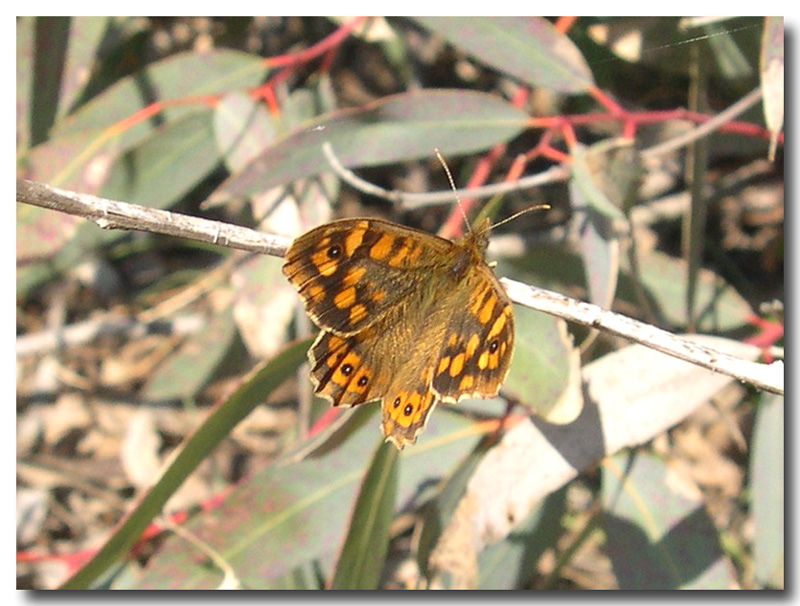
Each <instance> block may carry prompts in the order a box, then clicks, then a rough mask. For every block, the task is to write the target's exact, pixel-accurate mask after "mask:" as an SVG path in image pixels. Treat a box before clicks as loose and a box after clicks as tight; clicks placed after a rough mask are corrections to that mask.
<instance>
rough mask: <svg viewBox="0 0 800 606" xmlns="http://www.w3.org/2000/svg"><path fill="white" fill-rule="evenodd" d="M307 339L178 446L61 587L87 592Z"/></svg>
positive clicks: (299, 355)
mask: <svg viewBox="0 0 800 606" xmlns="http://www.w3.org/2000/svg"><path fill="white" fill-rule="evenodd" d="M308 345H309V343H308V341H302V342H299V343H295V344H294V345H291V346H289V347H288V348H286V349H285V350H284V351H283V352H281V353H280V354H279V355H277V356H275V357H274V358H273V359H272V360H270V361H269V362H267V363H265V364H263V365H262V366H261V368H259V369H258V370H257V371H256V372H255V373H253V375H252V376H251V377H250V378H249V380H247V381H246V382H245V383H244V384H243V385H242V386H241V387H240V388H239V389H237V390H236V391H235V392H234V393H233V395H231V397H230V398H228V400H227V401H225V402H224V403H223V404H222V405H220V406H218V407H217V408H216V409H214V410H213V411H212V412H211V414H210V415H209V416H208V418H207V419H206V421H205V422H204V423H203V424H202V425H201V426H200V427H199V428H198V429H197V431H196V432H195V433H194V434H193V435H192V436H191V437H190V438H189V439H188V440H187V441H186V442H185V443H184V444H183V446H181V448H180V450H179V452H178V453H177V455H176V456H175V458H174V459H173V461H172V464H171V465H170V466H169V467H168V468H167V469H166V470H165V471H164V473H163V474H162V476H161V477H160V478H159V479H158V481H157V482H156V483H155V484H154V485H153V487H152V488H151V489H150V490H149V491H148V492H147V494H146V495H145V496H144V498H143V499H142V500H141V502H140V503H139V505H138V506H137V507H136V509H135V510H134V511H133V512H131V514H130V515H129V516H128V517H127V518H126V519H125V521H124V522H123V523H122V525H121V526H120V527H119V528H118V529H117V530H116V532H115V533H114V534H113V535H112V536H111V537H110V538H109V540H108V541H106V543H105V544H104V545H103V547H102V548H101V549H100V550H99V551H98V552H97V553H96V554H95V556H94V557H93V558H92V559H91V560H90V561H89V562H88V563H87V564H86V565H85V566H84V567H83V568H81V569H80V570H79V571H78V572H77V573H75V574H74V575H73V576H72V577H71V578H70V579H68V580H67V581H66V583H64V585H63V586H62V589H87V588H89V586H90V585H91V584H92V583H93V582H94V581H95V580H96V579H97V578H98V577H99V576H100V575H102V574H103V573H104V572H105V571H106V570H107V569H108V568H109V567H110V566H111V565H112V564H114V562H116V561H118V560H119V559H120V558H122V557H123V556H125V555H126V553H127V552H128V550H129V549H130V548H131V547H132V546H133V544H134V543H135V542H136V540H137V539H138V538H139V536H140V535H141V533H142V532H143V531H144V530H145V528H146V527H147V525H148V524H149V523H150V522H151V521H152V519H153V518H154V517H155V516H157V515H158V514H159V513H161V508H162V507H163V506H164V504H165V503H166V502H167V500H168V499H169V498H170V497H171V496H172V495H173V494H174V493H175V491H176V490H177V489H178V487H179V486H180V485H181V484H182V483H183V481H184V480H185V479H186V478H187V477H188V475H189V474H190V473H191V472H192V471H194V470H195V469H196V468H197V466H198V465H199V464H200V462H201V461H202V460H203V459H205V458H206V456H208V454H209V453H210V452H211V451H212V450H213V449H214V448H215V447H216V446H217V445H218V444H219V443H220V442H221V441H222V440H223V439H224V438H225V437H227V436H228V435H229V434H230V432H231V430H232V429H233V428H234V427H235V426H236V424H237V423H239V421H241V420H242V419H244V418H245V417H246V416H247V415H248V414H250V412H251V411H252V410H253V409H254V408H255V407H256V406H258V405H259V404H261V403H262V402H264V399H265V398H266V397H267V395H269V394H270V393H272V392H273V391H274V390H275V389H276V388H277V387H279V386H280V385H281V384H282V383H283V382H284V381H285V380H286V378H287V377H289V376H291V375H292V373H293V372H294V371H295V370H296V369H297V367H299V366H300V364H302V363H303V362H304V361H305V358H306V351H307V350H308Z"/></svg>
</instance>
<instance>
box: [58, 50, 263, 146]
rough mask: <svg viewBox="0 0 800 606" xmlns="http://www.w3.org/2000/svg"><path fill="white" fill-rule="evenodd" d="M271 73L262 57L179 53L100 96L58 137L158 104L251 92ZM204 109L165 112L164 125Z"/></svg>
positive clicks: (136, 129) (135, 134) (140, 131)
mask: <svg viewBox="0 0 800 606" xmlns="http://www.w3.org/2000/svg"><path fill="white" fill-rule="evenodd" d="M265 72H266V68H265V67H264V61H263V59H262V58H261V57H257V56H255V55H248V54H246V53H242V52H239V51H232V50H220V49H215V50H211V51H209V52H205V53H198V52H186V53H178V54H175V55H172V56H170V57H167V58H166V59H163V60H161V61H157V62H156V63H153V64H151V65H148V66H147V67H145V68H144V69H142V70H140V71H139V72H137V73H135V74H133V75H131V76H128V77H126V78H123V79H121V80H119V81H118V82H117V83H116V84H114V85H113V86H111V87H109V88H108V89H106V90H105V91H103V92H102V93H100V94H98V95H97V96H96V97H94V98H93V99H92V100H91V101H89V102H88V103H86V104H85V105H83V106H82V107H81V108H80V109H78V111H76V112H75V113H73V114H72V115H71V116H70V117H69V118H68V119H67V120H65V121H64V122H62V123H61V124H60V125H59V126H58V128H57V129H56V131H55V133H54V137H63V136H66V135H69V134H72V133H77V132H81V131H98V130H102V129H106V128H109V127H111V126H114V125H115V124H117V123H118V122H120V121H122V120H125V119H127V118H130V117H131V116H133V115H135V114H136V112H138V111H139V110H141V109H144V108H145V107H147V106H149V105H151V104H153V103H155V102H162V103H163V102H165V101H169V100H174V99H189V98H191V97H200V96H208V95H219V94H222V93H226V92H233V91H236V90H242V89H246V88H247V87H250V86H255V85H257V84H259V83H260V82H261V81H262V80H263V77H264V74H265ZM198 104H202V102H201V101H199V100H198V101H196V102H195V103H189V104H182V105H173V106H170V107H168V108H165V109H164V111H163V112H162V113H160V114H159V116H160V121H167V122H170V121H172V120H175V119H177V118H180V117H182V116H185V115H186V114H187V113H193V112H196V111H197V106H198ZM152 127H153V124H152V122H151V120H144V121H142V122H139V123H137V124H136V125H132V126H131V127H130V128H129V129H128V130H126V132H125V133H124V134H123V135H122V136H124V138H125V141H127V142H129V143H130V142H133V141H135V140H136V139H138V138H139V137H141V136H143V135H145V134H147V133H148V132H149V131H150V130H151V129H152ZM125 146H126V145H123V147H125Z"/></svg>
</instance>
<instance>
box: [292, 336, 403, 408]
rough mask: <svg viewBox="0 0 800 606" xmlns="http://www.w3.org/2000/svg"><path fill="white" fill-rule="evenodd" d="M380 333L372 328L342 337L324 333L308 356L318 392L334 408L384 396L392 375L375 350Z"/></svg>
mask: <svg viewBox="0 0 800 606" xmlns="http://www.w3.org/2000/svg"><path fill="white" fill-rule="evenodd" d="M376 332H377V331H376V329H375V328H372V327H370V328H367V329H365V330H364V331H362V332H360V333H358V334H356V335H352V336H349V337H341V336H338V335H335V334H333V333H331V332H328V331H325V330H323V331H320V333H319V336H317V339H316V341H314V344H313V345H312V346H311V350H310V351H309V355H308V357H309V361H310V363H311V381H312V383H313V384H314V389H315V391H316V393H318V394H319V395H321V396H322V397H324V398H326V399H327V400H329V401H330V402H331V403H332V404H333V405H334V406H355V405H357V404H362V403H364V402H369V401H370V400H376V399H379V398H382V397H383V395H384V394H385V393H386V389H387V387H388V376H387V372H386V371H385V369H384V368H383V366H381V364H382V363H381V358H380V357H376V356H375V355H374V351H373V350H372V349H371V347H372V345H373V344H376V343H379V340H378V339H376Z"/></svg>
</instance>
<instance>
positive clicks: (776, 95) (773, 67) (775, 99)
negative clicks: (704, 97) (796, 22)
mask: <svg viewBox="0 0 800 606" xmlns="http://www.w3.org/2000/svg"><path fill="white" fill-rule="evenodd" d="M759 73H760V75H761V90H762V92H763V96H764V120H765V121H766V123H767V128H769V130H770V132H771V133H772V138H771V141H770V158H772V157H774V154H775V147H776V146H777V144H778V135H779V134H780V132H781V130H782V129H783V112H784V107H783V105H784V92H783V79H784V76H783V74H784V58H783V17H764V37H763V39H762V46H761V56H760V67H759Z"/></svg>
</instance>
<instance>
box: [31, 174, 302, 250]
mask: <svg viewBox="0 0 800 606" xmlns="http://www.w3.org/2000/svg"><path fill="white" fill-rule="evenodd" d="M17 202H22V203H24V204H32V205H34V206H41V207H42V208H49V209H51V210H58V211H61V212H65V213H68V214H70V215H76V216H79V217H84V218H85V219H89V220H90V221H94V222H95V223H97V225H99V226H100V227H102V228H103V229H136V230H139V231H148V232H151V233H154V234H164V235H167V236H175V237H178V238H186V239H188V240H195V241H197V242H206V243H211V244H219V245H220V246H225V247H227V248H237V249H239V250H246V251H250V252H257V253H264V254H268V255H277V256H283V254H284V253H285V252H286V248H287V247H288V246H289V243H290V240H289V238H285V237H283V236H276V235H273V234H265V233H261V232H258V231H255V230H253V229H248V228H246V227H239V226H238V225H232V224H230V223H222V222H220V221H212V220H209V219H201V218H199V217H190V216H188V215H182V214H178V213H173V212H170V211H168V210H157V209H154V208H147V207H146V206H139V205H138V204H129V203H127V202H117V201H115V200H108V199H106V198H99V197H97V196H90V195H88V194H79V193H76V192H72V191H66V190H63V189H57V188H55V187H50V186H49V185H45V184H43V183H37V182H35V181H27V180H25V179H17Z"/></svg>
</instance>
